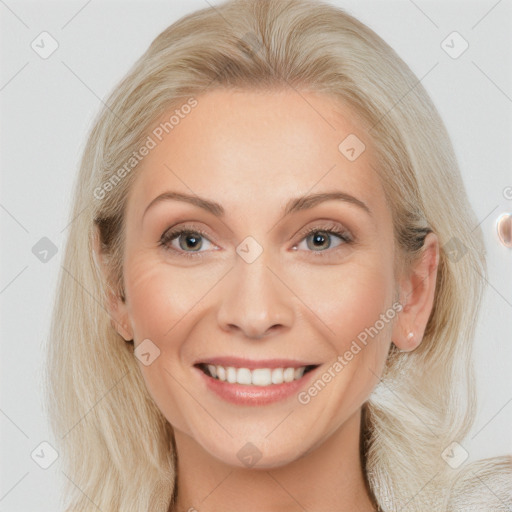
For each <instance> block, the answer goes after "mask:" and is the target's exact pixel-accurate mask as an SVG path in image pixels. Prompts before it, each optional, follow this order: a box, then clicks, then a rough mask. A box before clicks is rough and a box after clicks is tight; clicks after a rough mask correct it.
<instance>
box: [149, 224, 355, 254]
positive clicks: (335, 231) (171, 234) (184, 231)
mask: <svg viewBox="0 0 512 512" xmlns="http://www.w3.org/2000/svg"><path fill="white" fill-rule="evenodd" d="M317 232H321V233H325V234H327V235H335V236H337V237H339V238H340V239H341V240H342V241H343V243H342V244H341V245H340V246H337V247H335V248H334V249H331V250H330V251H329V249H326V250H325V251H309V252H312V253H313V254H314V257H316V258H318V257H320V258H325V257H328V256H329V255H331V253H332V251H335V250H336V249H338V248H340V247H341V246H343V245H345V244H351V243H353V241H354V240H353V238H352V235H351V234H350V233H349V232H348V231H347V230H345V229H341V228H339V227H338V225H337V224H334V223H330V224H328V225H323V226H314V227H312V228H308V229H306V230H304V231H302V232H301V233H300V235H299V236H300V237H301V238H300V240H299V243H300V242H302V241H303V240H304V238H307V237H308V236H309V235H311V234H313V233H317ZM181 235H201V236H202V237H204V238H206V239H207V240H208V241H210V239H209V238H208V234H207V233H206V232H204V231H203V230H202V229H196V228H194V227H193V226H186V225H185V226H182V227H180V228H177V229H171V230H167V231H165V232H164V233H163V234H162V236H161V238H160V240H159V242H158V245H159V246H161V247H163V248H164V249H165V250H168V251H174V252H175V253H177V254H178V255H179V256H183V257H185V258H198V257H199V258H202V257H203V253H202V252H197V251H193V252H188V251H181V250H177V249H174V248H173V247H171V246H170V245H169V243H170V242H172V241H173V240H174V239H176V238H179V237H180V236H181ZM210 243H211V241H210ZM296 245H298V244H296ZM294 247H295V245H294ZM325 253H328V254H327V256H326V255H325Z"/></svg>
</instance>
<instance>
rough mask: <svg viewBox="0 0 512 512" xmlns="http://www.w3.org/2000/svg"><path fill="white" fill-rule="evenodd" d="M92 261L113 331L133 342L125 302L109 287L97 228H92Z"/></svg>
mask: <svg viewBox="0 0 512 512" xmlns="http://www.w3.org/2000/svg"><path fill="white" fill-rule="evenodd" d="M93 259H94V263H95V265H96V268H97V269H98V273H99V275H100V276H101V279H102V284H103V287H104V290H105V296H104V306H105V308H106V309H107V312H108V314H109V316H110V323H111V325H112V328H113V329H115V330H116V331H117V332H118V333H119V334H120V335H121V336H122V337H123V338H124V339H125V340H126V341H131V340H133V329H132V328H131V325H130V321H129V315H128V308H127V305H126V302H125V301H124V300H123V299H122V298H121V297H120V296H119V294H118V293H116V292H115V291H114V289H113V288H112V286H111V279H110V275H109V271H108V268H107V264H106V261H105V255H104V253H103V251H102V249H101V243H100V234H99V229H98V226H94V233H93Z"/></svg>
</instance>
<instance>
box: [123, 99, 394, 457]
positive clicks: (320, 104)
mask: <svg viewBox="0 0 512 512" xmlns="http://www.w3.org/2000/svg"><path fill="white" fill-rule="evenodd" d="M196 100H197V105H196V106H195V107H194V108H192V109H186V111H188V110H191V111H190V113H189V114H188V115H182V116H180V119H179V122H178V123H176V124H174V125H173V128H172V130H170V131H169V133H168V134H167V135H166V136H165V137H163V138H162V140H161V141H160V140H159V139H158V137H156V136H155V135H154V133H153V134H151V137H152V139H153V140H154V142H156V147H154V148H152V149H151V150H150V151H149V154H148V155H147V156H145V157H144V158H143V160H142V161H141V162H140V163H139V165H138V167H137V170H136V172H137V173H138V176H137V179H136V181H135V182H134V185H133V187H132V189H131V191H130V195H129V197H128V203H127V210H126V245H125V262H124V283H125V292H126V303H125V304H120V309H119V314H120V315H121V319H122V321H123V322H124V323H125V324H126V326H127V329H128V331H129V333H130V334H131V335H132V337H133V338H134V341H135V346H136V354H138V357H139V360H138V362H137V363H138V364H139V367H140V370H141V372H142V374H143V377H144V380H145V382H146V385H147V388H148V390H149V393H150V394H151V396H152V397H153V399H154V401H155V402H156V404H157V406H158V407H159V408H160V410H161V411H162V413H163V414H164V415H165V417H166V418H167V420H168V421H169V422H170V423H171V424H172V425H173V426H174V428H175V430H177V431H180V432H182V433H184V434H186V435H188V436H189V437H190V438H191V439H192V440H193V441H194V442H195V443H197V445H198V446H200V447H202V448H203V449H204V450H205V451H206V452H208V453H209V454H211V455H212V456H214V457H216V458H217V459H219V460H222V461H224V462H226V463H228V464H231V465H236V466H243V465H244V464H246V460H247V459H244V456H245V455H247V454H248V455H249V456H251V455H255V454H256V455H255V456H256V457H261V458H260V459H259V460H258V462H257V463H258V467H272V466H278V465H282V464H286V463H288V462H291V461H293V460H295V459H297V458H299V457H301V456H303V455H304V454H306V453H307V452H309V451H311V450H312V449H313V448H315V447H317V446H319V445H320V444H321V443H323V442H324V441H325V440H327V438H328V437H329V436H331V435H332V434H333V433H334V432H336V431H338V430H339V429H340V428H341V427H342V426H343V424H344V423H345V422H346V421H347V420H348V419H349V418H350V417H352V416H353V415H354V413H356V412H358V411H359V409H360V408H361V406H362V404H363V403H364V402H365V401H366V399H367V398H368V396H369V394H370V392H371V391H372V389H373V388H374V387H375V385H376V383H377V381H378V377H377V376H378V375H380V374H381V373H382V368H383V365H384V362H385V359H386V355H387V352H388V349H389V345H390V341H391V332H392V324H393V320H392V319H393V318H394V317H395V315H396V314H397V311H396V304H395V308H393V307H392V305H393V301H394V297H395V295H394V291H395V280H394V275H393V263H394V258H395V249H394V242H393V227H392V218H391V213H390V210H389V209H388V207H387V204H386V202H385V198H384V191H383V189H382V187H381V184H380V182H379V180H378V178H377V175H376V174H375V172H374V171H373V170H372V168H371V167H372V165H375V164H377V162H376V159H375V152H374V149H373V147H372V143H371V140H369V138H368V135H367V133H366V131H364V130H363V129H362V128H361V125H360V123H359V121H358V120H357V119H356V117H355V116H354V114H353V113H352V112H351V111H350V110H349V109H347V108H345V107H341V106H340V104H335V103H334V102H333V100H332V99H331V98H329V97H327V96H322V95H318V94H313V93H306V92H301V93H300V94H298V93H296V92H293V91H290V92H288V91H282V92H262V91H259V92H257V91H237V92H234V91H227V90H216V91H213V92H208V93H206V94H204V95H202V96H198V97H197V98H196ZM334 109H336V112H335V111H334ZM173 112H174V109H173V111H172V112H169V113H166V114H165V115H163V116H162V119H161V120H158V121H157V123H156V124H155V126H157V125H158V123H159V122H160V121H164V120H169V118H170V116H171V115H172V114H173ZM160 132H161V130H160V131H157V132H155V133H160ZM164 134H165V132H164ZM347 137H348V139H347ZM345 139H347V140H345ZM343 141H345V142H343ZM341 143H343V144H341ZM361 143H363V144H364V145H365V149H364V148H363V146H362V145H361ZM340 144H341V146H340ZM134 172H135V171H134ZM162 194H181V195H183V196H187V197H189V198H190V199H189V200H180V199H179V197H178V196H174V199H172V196H170V195H169V196H168V197H167V198H166V196H162ZM318 194H338V196H331V197H330V198H327V199H326V200H321V199H322V196H318ZM310 195H311V196H312V197H313V199H305V200H301V201H298V200H297V199H298V198H301V197H303V196H310ZM325 197H327V196H325ZM156 198H159V199H156ZM212 203H215V205H213V206H212ZM179 230H188V231H190V232H192V233H191V234H188V235H187V233H184V234H183V233H182V234H181V235H180V234H179V233H177V234H176V231H179ZM331 230H332V231H334V232H329V231H331ZM171 231H172V232H171ZM308 231H311V232H310V233H309V234H308V233H307V232H308ZM336 232H338V233H339V234H337V233H336ZM166 234H167V235H168V236H166ZM162 237H163V238H162ZM148 340H149V341H148ZM363 340H364V341H363ZM141 343H143V344H142V345H141ZM158 351H159V352H158ZM233 358H237V359H236V360H235V359H233ZM283 360H284V361H283ZM200 363H210V365H213V366H215V372H217V374H218V375H219V376H220V375H221V374H222V373H224V371H225V372H226V374H227V378H228V380H232V379H233V377H235V378H237V379H238V380H240V382H241V383H233V382H229V381H226V382H221V381H220V380H218V379H214V378H213V377H211V376H207V375H206V374H205V373H204V372H203V370H201V369H200V368H199V364H200ZM215 363H216V364H215ZM217 365H218V366H221V367H223V368H221V369H218V368H217ZM310 365H316V367H315V369H314V370H312V371H308V372H306V373H305V374H304V375H303V376H302V377H300V375H301V372H302V370H301V368H300V367H304V366H308V367H309V366H310ZM227 367H231V368H234V370H231V369H230V370H228V369H227ZM239 368H245V370H239ZM276 368H292V370H287V371H280V370H277V369H276ZM251 369H259V371H249V370H251ZM290 378H293V379H294V380H293V381H292V382H286V381H287V380H288V379H290ZM296 378H297V380H295V379H296ZM272 379H273V380H274V382H275V383H272ZM283 379H284V380H285V382H283V383H281V384H279V382H280V381H281V380H283ZM248 383H251V384H248ZM315 383H316V384H315ZM248 443H250V444H248ZM251 451H252V453H251Z"/></svg>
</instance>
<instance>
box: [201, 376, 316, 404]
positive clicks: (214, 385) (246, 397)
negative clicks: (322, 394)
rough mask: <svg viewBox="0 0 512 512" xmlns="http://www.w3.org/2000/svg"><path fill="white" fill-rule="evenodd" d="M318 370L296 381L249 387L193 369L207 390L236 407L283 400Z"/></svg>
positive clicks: (297, 389)
mask: <svg viewBox="0 0 512 512" xmlns="http://www.w3.org/2000/svg"><path fill="white" fill-rule="evenodd" d="M318 368H320V367H319V366H317V367H316V368H315V369H313V370H311V371H309V372H308V373H306V374H305V375H303V376H302V377H301V378H300V379H298V380H293V381H292V382H283V383H282V384H271V385H270V386H249V385H246V384H237V383H235V384H231V383H229V382H227V381H222V380H218V379H214V378H213V377H210V376H209V375H206V373H204V372H203V371H202V370H201V369H199V368H197V367H194V370H196V371H198V372H199V374H200V375H201V377H202V378H203V379H204V381H205V383H206V386H207V387H208V389H210V390H211V391H213V392H214V393H216V394H217V395H218V396H219V397H220V398H222V399H224V400H226V401H227V402H231V403H233V404H237V405H266V404H271V403H274V402H279V401H280V400H285V399H286V398H289V397H290V396H292V395H295V394H297V393H298V392H299V391H300V389H301V388H302V387H303V386H304V385H305V384H307V383H308V382H309V381H310V380H311V376H312V375H313V374H314V373H315V372H316V371H317V370H318Z"/></svg>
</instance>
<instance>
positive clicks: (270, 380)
mask: <svg viewBox="0 0 512 512" xmlns="http://www.w3.org/2000/svg"><path fill="white" fill-rule="evenodd" d="M317 366H318V365H307V366H301V367H298V368H293V367H288V368H255V369H253V370H250V369H249V368H236V367H233V366H227V367H225V366H221V365H213V364H205V363H200V364H198V365H197V367H198V368H199V369H201V370H202V371H203V372H204V373H205V374H206V375H208V376H209V377H212V378H213V379H216V380H219V381H222V382H227V383H229V384H241V385H244V386H251V385H252V386H274V385H279V384H283V383H284V382H293V381H294V380H299V379H301V378H302V377H303V376H304V374H306V373H308V372H309V371H311V370H313V369H314V368H316V367H317Z"/></svg>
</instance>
